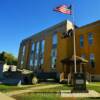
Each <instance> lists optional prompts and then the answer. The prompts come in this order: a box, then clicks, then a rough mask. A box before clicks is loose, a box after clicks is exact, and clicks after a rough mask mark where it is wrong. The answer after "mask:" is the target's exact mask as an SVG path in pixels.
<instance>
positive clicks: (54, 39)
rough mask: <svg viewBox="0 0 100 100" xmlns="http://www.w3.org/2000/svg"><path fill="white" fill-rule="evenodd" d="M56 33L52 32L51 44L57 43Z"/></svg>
mask: <svg viewBox="0 0 100 100" xmlns="http://www.w3.org/2000/svg"><path fill="white" fill-rule="evenodd" d="M57 42H58V41H57V34H56V33H55V34H53V40H52V44H53V45H56V44H57Z"/></svg>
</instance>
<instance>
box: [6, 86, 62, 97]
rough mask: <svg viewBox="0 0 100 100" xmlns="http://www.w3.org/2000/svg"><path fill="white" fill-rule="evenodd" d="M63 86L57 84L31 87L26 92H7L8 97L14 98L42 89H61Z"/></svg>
mask: <svg viewBox="0 0 100 100" xmlns="http://www.w3.org/2000/svg"><path fill="white" fill-rule="evenodd" d="M59 86H62V85H61V84H56V85H54V84H53V85H47V86H38V87H31V88H28V89H25V90H18V91H12V92H7V93H6V95H8V96H14V95H19V94H23V93H29V92H33V91H35V90H40V89H47V88H54V87H59Z"/></svg>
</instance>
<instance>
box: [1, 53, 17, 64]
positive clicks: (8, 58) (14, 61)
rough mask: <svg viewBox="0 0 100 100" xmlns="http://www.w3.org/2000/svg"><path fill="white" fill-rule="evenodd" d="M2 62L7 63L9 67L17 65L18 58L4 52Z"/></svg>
mask: <svg viewBox="0 0 100 100" xmlns="http://www.w3.org/2000/svg"><path fill="white" fill-rule="evenodd" d="M0 61H2V62H4V63H7V64H8V65H17V62H18V61H17V58H16V57H14V56H13V55H12V54H11V53H7V52H2V53H0Z"/></svg>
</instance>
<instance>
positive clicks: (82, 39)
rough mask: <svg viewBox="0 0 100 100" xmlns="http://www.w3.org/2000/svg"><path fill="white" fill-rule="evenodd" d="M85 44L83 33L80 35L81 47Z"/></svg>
mask: <svg viewBox="0 0 100 100" xmlns="http://www.w3.org/2000/svg"><path fill="white" fill-rule="evenodd" d="M83 45H84V37H83V35H81V36H80V47H83Z"/></svg>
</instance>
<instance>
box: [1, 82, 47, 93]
mask: <svg viewBox="0 0 100 100" xmlns="http://www.w3.org/2000/svg"><path fill="white" fill-rule="evenodd" d="M44 85H45V84H36V85H22V86H20V87H19V86H11V85H4V84H0V92H3V93H6V92H10V91H16V90H24V89H27V88H31V87H36V86H44Z"/></svg>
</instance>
